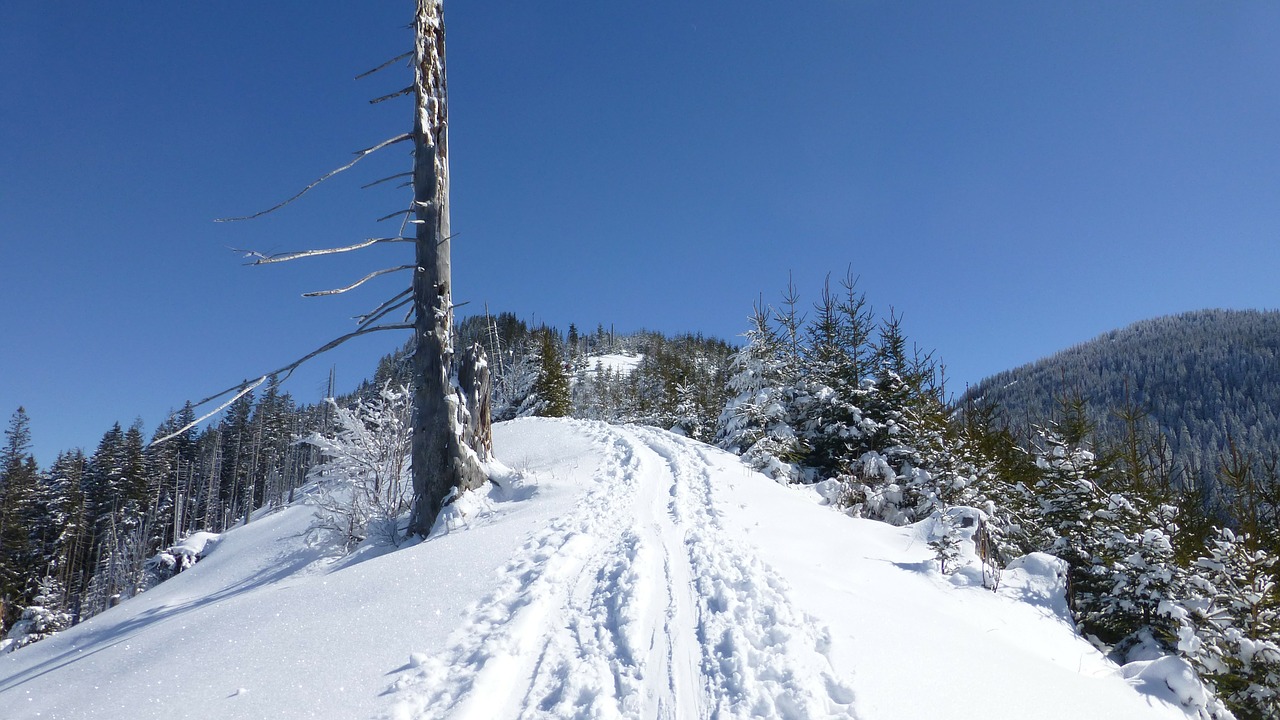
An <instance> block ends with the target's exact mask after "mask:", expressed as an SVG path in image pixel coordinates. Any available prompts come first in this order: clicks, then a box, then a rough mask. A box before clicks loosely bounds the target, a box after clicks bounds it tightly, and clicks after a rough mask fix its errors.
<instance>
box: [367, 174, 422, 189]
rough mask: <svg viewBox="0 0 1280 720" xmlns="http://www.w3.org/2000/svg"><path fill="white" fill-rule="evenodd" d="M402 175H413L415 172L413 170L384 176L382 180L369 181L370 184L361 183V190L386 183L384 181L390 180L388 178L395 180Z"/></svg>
mask: <svg viewBox="0 0 1280 720" xmlns="http://www.w3.org/2000/svg"><path fill="white" fill-rule="evenodd" d="M402 177H413V173H412V172H402V173H396V174H395V175H390V176H388V177H384V178H382V179H381V180H374V181H373V182H371V183H369V184H368V185H361V186H360V189H361V190H368V189H369V188H371V187H373V186H374V185H379V184H381V183H384V182H386V181H388V180H395V179H396V178H402Z"/></svg>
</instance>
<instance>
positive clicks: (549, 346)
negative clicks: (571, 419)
mask: <svg viewBox="0 0 1280 720" xmlns="http://www.w3.org/2000/svg"><path fill="white" fill-rule="evenodd" d="M538 357H539V367H538V379H537V380H536V381H535V382H534V385H533V394H534V395H535V396H536V397H537V402H538V405H537V410H536V411H535V413H534V414H536V415H541V416H543V417H565V416H566V415H568V414H569V412H570V410H572V404H571V402H570V393H569V376H568V374H567V373H566V372H565V368H564V360H563V359H562V357H561V354H560V340H559V337H558V336H557V335H556V333H555V332H554V331H553V330H550V329H544V330H543V331H542V333H541V337H540V339H539V352H538Z"/></svg>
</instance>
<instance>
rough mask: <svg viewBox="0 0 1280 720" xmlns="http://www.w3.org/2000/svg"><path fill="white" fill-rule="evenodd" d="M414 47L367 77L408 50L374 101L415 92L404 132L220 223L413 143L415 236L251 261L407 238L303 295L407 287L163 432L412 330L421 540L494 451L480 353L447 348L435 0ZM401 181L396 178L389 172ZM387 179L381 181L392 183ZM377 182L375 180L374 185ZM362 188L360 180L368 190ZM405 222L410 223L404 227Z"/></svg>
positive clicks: (440, 22)
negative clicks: (397, 85)
mask: <svg viewBox="0 0 1280 720" xmlns="http://www.w3.org/2000/svg"><path fill="white" fill-rule="evenodd" d="M414 30H415V38H414V51H413V52H412V53H408V54H406V55H401V56H400V57H397V58H395V59H393V60H391V61H389V62H387V63H385V64H383V65H381V66H379V67H378V68H375V69H374V70H371V71H370V72H368V73H365V74H363V75H361V76H360V77H365V76H367V75H370V74H372V73H373V72H376V71H377V70H381V69H383V68H385V67H388V66H390V65H392V64H394V63H395V62H397V61H399V60H402V59H405V58H406V57H409V56H410V55H411V56H412V58H413V66H414V83H413V86H412V87H411V88H405V89H404V90H401V91H399V92H396V93H392V94H390V95H385V96H383V97H380V98H377V99H375V100H373V101H372V102H381V101H383V100H387V99H390V98H393V97H399V96H402V95H407V94H409V93H410V91H412V93H413V96H414V99H415V103H414V121H413V122H414V127H413V132H412V133H411V134H405V135H399V136H397V137H394V138H391V139H390V140H386V141H384V142H381V143H378V144H377V145H374V146H373V147H370V148H368V149H365V150H361V151H359V152H358V153H356V158H355V159H354V160H352V161H351V162H350V163H348V164H347V165H344V166H343V167H340V168H338V169H336V170H333V171H331V172H329V173H328V174H326V175H324V176H322V177H321V178H319V179H317V180H316V181H315V182H313V183H311V184H310V185H308V186H307V187H305V188H303V189H302V190H301V191H300V192H298V193H297V194H296V195H294V196H293V197H290V198H289V199H287V200H285V201H283V202H281V203H279V204H277V205H275V206H274V207H271V208H268V209H266V210H263V211H262V212H258V213H255V214H253V215H248V216H245V217H238V218H227V219H226V220H227V221H234V220H249V219H252V218H256V217H259V216H262V215H265V214H267V213H269V212H272V211H275V210H278V209H280V208H281V207H284V206H285V205H288V204H289V203H291V202H293V201H294V200H297V199H298V198H299V197H301V196H302V195H304V194H305V193H306V192H307V191H308V190H310V189H311V188H313V187H315V186H316V185H319V184H320V183H321V182H324V181H325V180H328V179H329V178H331V177H333V176H334V175H336V174H338V173H340V172H342V171H344V170H347V169H348V168H350V167H352V166H353V165H355V164H356V163H357V162H359V161H360V160H361V159H363V158H364V157H366V156H368V155H369V154H371V153H373V152H376V151H377V150H380V149H382V148H384V147H387V146H389V145H393V144H396V143H399V142H403V141H406V140H412V141H413V144H414V150H413V158H414V162H413V172H412V173H411V175H412V186H413V205H412V207H411V208H410V209H409V210H407V211H405V212H404V213H396V214H394V215H393V216H395V215H401V214H404V215H405V216H407V217H412V220H409V223H412V224H413V226H414V227H415V228H416V233H415V236H414V237H404V236H403V232H402V233H401V235H399V236H395V237H379V238H370V239H368V240H365V241H363V242H360V243H356V244H354V245H348V246H345V247H338V248H327V249H315V250H303V251H301V252H292V253H281V254H275V255H263V254H261V253H250V256H252V257H254V258H255V261H254V262H253V263H252V264H253V265H266V264H271V263H279V262H286V261H289V260H297V259H300V258H306V257H316V256H319V255H331V254H335V253H345V252H351V251H354V250H359V249H362V248H366V247H370V246H372V245H376V244H380V243H391V242H413V243H414V244H415V248H416V252H415V254H416V258H415V263H414V264H413V265H403V266H399V267H395V268H387V269H384V270H378V271H375V272H373V273H370V274H368V275H366V276H364V277H363V278H361V279H360V280H357V281H356V282H355V283H352V284H351V285H349V286H346V287H342V288H336V289H333V290H323V291H319V292H314V293H307V294H306V296H307V297H317V296H322V295H334V294H339V293H344V292H348V291H350V290H354V289H355V288H357V287H359V286H360V285H363V284H364V283H365V282H367V281H368V280H371V279H372V278H374V277H377V276H379V275H384V274H387V273H391V272H397V271H403V270H412V271H413V280H412V284H411V287H410V288H409V289H406V290H404V291H402V292H400V293H398V294H397V295H395V296H394V297H392V298H390V299H389V300H387V301H385V302H383V303H382V304H381V305H379V306H378V307H376V308H374V309H373V310H372V311H370V312H369V313H367V314H365V315H362V316H360V317H358V318H357V321H358V323H359V325H358V327H357V329H356V330H355V331H354V332H351V333H348V334H346V335H343V336H342V337H339V338H336V339H335V340H333V341H330V342H329V343H328V344H326V345H324V346H323V347H321V348H319V349H317V350H315V351H314V352H311V353H309V354H308V355H306V356H304V357H302V358H300V359H298V360H296V361H294V362H292V363H290V364H289V365H286V366H285V367H283V368H280V369H277V370H275V371H272V372H271V373H268V374H266V375H264V376H263V377H261V378H259V379H257V380H253V381H246V382H244V383H241V384H239V385H236V386H234V387H231V388H228V389H226V390H224V391H222V392H221V393H218V394H217V395H213V396H210V397H208V398H205V399H204V400H202V401H200V402H199V403H197V405H204V404H207V403H209V402H212V401H214V400H216V399H218V398H221V397H223V396H225V395H227V394H230V393H234V395H233V396H232V398H231V400H228V401H226V402H225V403H223V404H222V405H220V406H219V407H218V408H216V409H214V410H213V411H212V412H210V413H208V414H206V415H204V416H203V417H201V418H200V419H198V420H196V421H195V422H194V423H192V424H191V425H188V426H187V427H184V428H182V429H181V430H179V431H177V432H176V433H174V434H173V435H170V436H169V437H166V438H160V439H159V440H156V441H155V442H164V441H165V440H167V439H169V438H170V437H176V436H177V435H179V434H181V433H183V432H185V431H186V430H188V429H190V427H193V426H194V425H196V424H198V423H200V422H202V421H204V420H205V419H207V418H209V417H212V416H213V415H215V414H217V413H218V412H220V411H221V410H222V409H223V408H225V407H227V405H230V404H231V403H232V402H234V401H235V400H236V399H237V398H239V397H241V396H243V395H244V394H245V393H248V392H250V391H251V390H253V389H254V388H256V387H258V386H259V385H261V384H262V383H263V382H264V381H265V380H266V379H267V378H268V377H281V378H284V377H288V375H289V373H291V372H292V371H293V370H294V369H296V368H297V367H298V366H299V365H301V364H302V363H304V362H306V361H307V360H310V359H311V358H314V357H316V356H317V355H320V354H321V353H323V352H326V351H328V350H330V349H332V348H334V347H337V346H338V345H340V344H342V343H344V342H346V341H347V340H350V339H351V338H354V337H357V336H359V335H364V334H367V333H371V332H377V331H381V330H406V329H412V330H413V332H414V338H415V346H414V352H413V358H412V366H413V405H414V414H413V441H412V445H411V450H410V457H411V465H412V473H413V492H414V499H413V509H412V511H411V514H410V521H409V528H408V530H409V533H411V534H416V535H423V536H425V535H426V534H427V533H429V532H430V531H431V527H432V526H433V525H434V524H435V520H436V518H437V517H438V516H439V514H440V511H441V509H442V508H443V507H444V505H445V504H446V503H447V502H448V501H449V500H450V498H451V497H452V496H453V494H454V493H455V492H459V491H463V490H469V489H473V488H476V487H479V486H480V485H481V484H483V483H484V481H485V480H486V479H487V474H486V471H485V468H484V462H485V461H487V460H489V459H490V458H491V457H492V452H493V447H492V440H491V437H492V433H491V431H490V427H489V425H490V419H489V403H490V399H489V393H490V389H489V371H488V367H487V363H486V360H485V357H484V351H483V350H481V348H480V346H479V345H474V346H472V347H471V348H468V349H467V350H466V352H465V353H464V354H463V357H462V358H461V363H460V365H461V367H460V368H455V363H454V360H455V358H454V348H453V309H454V305H453V287H452V277H451V271H450V240H451V236H450V232H449V112H448V85H447V82H446V76H445V52H444V49H445V42H444V37H445V36H444V14H443V5H442V0H418V3H417V13H416V16H415V20H414ZM394 177H402V176H394ZM389 179H392V178H384V180H389ZM380 182H383V180H379V181H377V182H376V183H371V184H377V183H380ZM366 187H367V186H366ZM406 224H408V223H406ZM406 305H411V306H412V307H411V310H410V314H411V315H412V317H413V323H412V324H408V322H407V321H408V318H406V322H405V323H399V324H377V323H378V321H379V320H381V319H382V318H384V317H386V316H387V315H389V314H390V313H393V312H395V311H397V310H400V309H402V308H404V307H405V306H406Z"/></svg>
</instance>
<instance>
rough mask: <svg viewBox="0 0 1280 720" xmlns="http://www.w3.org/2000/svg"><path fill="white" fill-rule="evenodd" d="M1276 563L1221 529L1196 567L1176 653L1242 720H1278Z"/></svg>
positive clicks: (1249, 540) (1279, 618)
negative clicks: (1195, 669)
mask: <svg viewBox="0 0 1280 720" xmlns="http://www.w3.org/2000/svg"><path fill="white" fill-rule="evenodd" d="M1276 560H1277V559H1276V557H1275V556H1273V555H1271V554H1269V553H1267V552H1266V551H1264V550H1262V549H1261V548H1260V547H1258V543H1257V542H1256V541H1255V540H1254V539H1253V538H1251V537H1250V536H1248V535H1244V534H1239V535H1238V534H1236V533H1234V532H1233V531H1231V530H1230V529H1227V528H1223V529H1220V530H1219V531H1218V532H1217V536H1216V537H1215V538H1214V539H1213V540H1212V542H1211V544H1210V547H1209V553H1208V554H1207V555H1205V556H1204V557H1201V558H1200V559H1199V560H1198V561H1197V562H1196V569H1197V570H1198V571H1199V572H1198V573H1197V575H1196V576H1195V577H1193V578H1192V579H1191V582H1190V583H1189V587H1190V590H1191V593H1190V597H1189V598H1188V599H1187V600H1186V601H1185V602H1184V603H1183V608H1184V610H1185V623H1186V624H1185V625H1184V627H1183V628H1182V630H1181V632H1180V638H1179V640H1180V642H1179V650H1180V651H1182V652H1183V653H1184V655H1186V656H1187V657H1188V659H1190V660H1191V662H1192V663H1193V664H1194V665H1195V666H1196V668H1197V669H1198V670H1199V672H1200V674H1201V676H1202V677H1203V678H1205V679H1206V680H1207V681H1208V682H1209V683H1210V684H1212V685H1213V686H1214V688H1215V689H1216V691H1217V693H1218V696H1219V697H1220V698H1221V699H1222V700H1223V701H1224V702H1226V703H1227V705H1228V706H1229V707H1230V708H1231V710H1232V711H1233V712H1234V713H1235V714H1236V716H1237V717H1239V718H1241V720H1263V719H1270V718H1275V717H1280V694H1278V689H1280V644H1278V643H1280V586H1277V570H1276Z"/></svg>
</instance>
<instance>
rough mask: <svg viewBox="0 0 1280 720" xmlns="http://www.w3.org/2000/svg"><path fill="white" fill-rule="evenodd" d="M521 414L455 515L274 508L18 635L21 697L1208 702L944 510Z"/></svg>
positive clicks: (21, 715) (50, 712)
mask: <svg viewBox="0 0 1280 720" xmlns="http://www.w3.org/2000/svg"><path fill="white" fill-rule="evenodd" d="M495 435H496V437H495V445H496V446H497V448H498V453H499V456H500V457H501V458H502V459H503V460H504V461H505V462H506V463H507V464H508V465H511V466H513V467H516V468H518V469H521V470H524V471H525V472H526V473H527V477H528V480H527V484H526V486H525V487H523V488H509V489H508V490H505V491H504V490H499V489H493V490H492V491H490V493H489V494H488V496H487V497H481V498H475V499H474V500H473V501H472V502H471V503H470V504H468V505H467V507H468V508H469V512H468V513H467V515H466V516H465V517H463V518H460V519H459V520H458V521H457V522H455V523H454V527H453V528H452V529H451V530H450V531H449V532H448V533H445V534H441V535H438V536H434V537H432V538H431V539H429V540H427V541H425V542H421V543H418V544H416V545H413V546H411V547H403V548H400V549H398V550H394V551H391V550H388V549H386V548H382V549H378V548H373V549H365V550H363V551H361V552H358V553H356V554H354V555H352V556H348V557H346V558H338V557H335V556H334V555H332V554H331V553H328V552H326V551H325V550H324V548H323V547H314V546H312V544H310V543H309V542H308V540H307V538H306V532H305V531H306V528H307V525H308V522H309V519H310V510H309V509H307V508H306V507H301V506H299V507H293V508H289V509H286V510H284V511H283V512H279V513H275V514H272V515H269V516H267V517H263V518H259V519H256V520H255V521H254V522H253V523H251V524H250V525H249V526H247V527H245V528H239V529H235V530H232V531H230V532H228V533H226V534H225V535H224V536H223V538H222V539H221V540H219V541H218V542H217V544H216V545H214V546H213V547H212V549H211V550H210V551H209V552H208V553H207V557H206V558H205V559H204V560H202V561H201V562H200V563H198V564H197V565H196V566H194V567H193V568H191V569H190V570H188V571H186V572H185V573H183V574H181V575H179V576H177V577H176V578H174V579H173V580H170V581H169V582H167V583H164V584H163V585H161V586H160V587H157V588H156V589H154V590H152V591H150V592H147V593H145V594H143V595H141V596H139V597H137V598H134V599H133V600H130V601H127V602H125V603H123V604H122V605H121V606H119V607H117V608H114V609H112V610H110V611H108V612H106V613H104V614H102V615H99V616H98V617H95V618H93V619H91V620H89V621H87V622H85V623H83V624H81V625H80V626H78V627H76V628H74V629H72V630H70V631H67V632H65V633H63V634H61V635H59V636H55V637H53V638H50V639H48V640H45V641H42V642H39V643H36V644H35V645H32V646H30V647H28V648H24V649H23V650H20V651H18V652H16V653H13V654H11V655H6V656H3V657H0V718H4V719H5V720H20V719H25V718H68V719H69V718H129V719H132V718H140V719H141V718H210V719H213V718H334V719H339V718H341V719H348V718H397V719H398V718H405V719H408V718H435V717H449V718H517V717H521V718H611V717H629V718H701V717H717V718H746V717H764V718H861V719H863V720H880V719H884V720H916V719H918V718H992V717H998V718H1020V719H1021V718H1035V719H1043V720H1055V719H1058V718H1062V719H1064V720H1065V719H1066V718H1100V719H1107V718H1115V719H1116V720H1122V719H1123V720H1144V719H1146V718H1151V719H1157V718H1166V719H1173V720H1181V719H1182V718H1185V717H1186V715H1185V714H1184V713H1183V712H1182V711H1181V710H1180V709H1178V708H1177V707H1175V706H1173V705H1170V704H1168V703H1167V702H1165V701H1164V700H1161V699H1159V698H1158V697H1156V696H1154V695H1149V694H1143V693H1140V692H1138V691H1137V690H1135V689H1134V687H1133V686H1132V685H1130V684H1129V683H1127V682H1126V681H1125V680H1123V679H1122V678H1121V677H1120V674H1119V672H1118V670H1117V668H1116V667H1115V666H1114V665H1111V664H1109V663H1108V662H1107V661H1105V660H1104V659H1103V658H1102V657H1101V656H1099V655H1098V654H1097V653H1096V652H1095V651H1094V650H1093V649H1092V648H1091V647H1090V646H1089V645H1088V644H1087V643H1085V642H1083V641H1082V640H1080V639H1078V638H1077V637H1076V636H1075V634H1074V633H1073V631H1072V629H1071V628H1070V626H1069V625H1068V623H1067V622H1066V621H1064V620H1062V619H1061V618H1060V617H1059V615H1058V614H1057V613H1058V611H1059V610H1060V608H1059V607H1057V606H1059V605H1060V603H1061V598H1060V597H1059V596H1055V595H1054V594H1053V593H1052V583H1051V582H1047V581H1046V578H1045V577H1044V576H1043V574H1039V573H1036V572H1024V571H1010V572H1008V573H1006V578H1005V583H1004V587H1003V588H1002V590H1001V592H1000V593H999V594H995V593H992V592H990V591H987V590H984V589H982V588H981V587H965V586H957V583H955V582H953V581H952V580H951V579H949V578H947V577H944V576H942V575H939V574H937V573H936V572H934V571H933V569H932V566H931V564H930V563H929V559H930V558H931V557H932V552H931V551H930V550H929V548H928V547H927V546H926V545H925V543H924V541H923V540H922V539H921V538H920V536H919V535H920V530H919V529H918V528H893V527H889V526H887V525H883V524H878V523H872V522H867V521H858V520H851V519H849V518H847V517H845V516H843V515H840V514H838V513H836V512H833V511H832V510H830V509H829V508H826V507H823V506H821V505H820V500H819V498H818V497H817V495H816V494H814V493H812V492H811V491H807V490H797V489H794V488H786V487H782V486H779V485H777V484H775V483H773V482H772V481H770V480H768V479H767V478H765V477H763V476H761V475H757V474H754V473H750V472H748V471H746V470H745V469H744V468H743V466H742V465H741V464H740V463H738V461H737V459H736V458H734V457H733V456H731V455H727V454H724V453H722V452H719V451H717V450H714V449H712V448H709V447H707V446H704V445H700V444H698V443H696V442H693V441H690V440H686V439H684V438H680V437H677V436H674V435H672V434H670V433H666V432H662V431H658V430H653V429H649V428H638V427H630V426H628V427H612V426H608V425H603V424H599V423H584V422H574V421H551V420H533V419H530V420H519V421H515V422H512V423H505V424H503V425H500V426H498V427H497V428H496V429H495ZM1031 569H1032V570H1034V564H1033V565H1032V568H1031ZM960 577H963V575H961V576H960ZM963 584H964V583H960V585H963Z"/></svg>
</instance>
